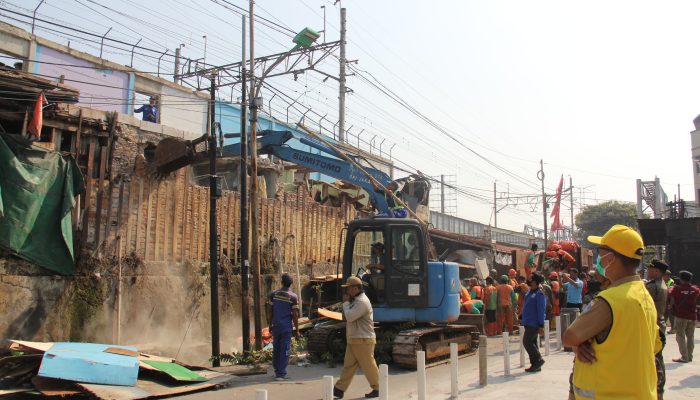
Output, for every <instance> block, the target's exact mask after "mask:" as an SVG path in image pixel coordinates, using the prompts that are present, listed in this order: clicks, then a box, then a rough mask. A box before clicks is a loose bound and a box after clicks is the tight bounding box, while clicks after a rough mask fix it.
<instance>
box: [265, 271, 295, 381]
mask: <svg viewBox="0 0 700 400" xmlns="http://www.w3.org/2000/svg"><path fill="white" fill-rule="evenodd" d="M291 286H292V276H291V275H289V274H287V273H284V274H282V288H281V289H278V290H274V291H272V292H271V293H270V294H269V295H268V296H267V304H266V314H267V324H268V325H269V326H271V327H272V338H273V339H272V340H273V341H272V366H273V367H274V369H275V380H278V381H283V380H287V379H288V378H287V363H288V362H289V350H290V349H291V343H292V324H293V325H294V332H295V335H296V337H299V299H298V297H297V295H296V294H295V293H294V292H292V290H291V289H290V288H291Z"/></svg>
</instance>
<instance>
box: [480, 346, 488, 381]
mask: <svg viewBox="0 0 700 400" xmlns="http://www.w3.org/2000/svg"><path fill="white" fill-rule="evenodd" d="M486 340H487V339H486V336H484V335H481V336H479V386H486V385H487V384H488V365H487V360H488V357H487V356H488V352H487V351H488V347H487V346H488V344H487V343H486Z"/></svg>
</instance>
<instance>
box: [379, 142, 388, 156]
mask: <svg viewBox="0 0 700 400" xmlns="http://www.w3.org/2000/svg"><path fill="white" fill-rule="evenodd" d="M385 140H386V138H384V139H382V141H381V142H379V156H380V157H381V156H382V145H383V144H384V141H385Z"/></svg>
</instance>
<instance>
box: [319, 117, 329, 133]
mask: <svg viewBox="0 0 700 400" xmlns="http://www.w3.org/2000/svg"><path fill="white" fill-rule="evenodd" d="M327 116H328V113H326V115H324V116H323V117H321V119H320V120H319V121H318V133H321V134H322V133H323V131H322V130H321V129H322V128H323V126H322V124H323V120H324V119H325V118H326V117H327Z"/></svg>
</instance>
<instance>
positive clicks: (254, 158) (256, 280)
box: [248, 0, 262, 350]
mask: <svg viewBox="0 0 700 400" xmlns="http://www.w3.org/2000/svg"><path fill="white" fill-rule="evenodd" d="M254 5H255V1H254V0H250V1H249V6H248V7H249V11H250V15H249V17H248V18H250V179H251V182H250V186H251V187H250V211H251V213H250V224H251V226H252V228H253V229H252V230H253V235H252V237H251V241H250V243H251V247H252V249H251V254H250V261H251V263H252V264H253V313H254V315H253V321H254V324H255V349H256V350H260V349H262V321H261V318H262V316H261V313H262V309H261V305H260V231H259V230H258V141H257V122H258V98H257V97H256V95H257V93H256V90H255V14H254V11H253V7H254Z"/></svg>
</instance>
